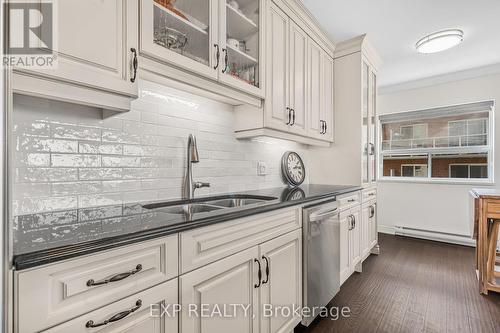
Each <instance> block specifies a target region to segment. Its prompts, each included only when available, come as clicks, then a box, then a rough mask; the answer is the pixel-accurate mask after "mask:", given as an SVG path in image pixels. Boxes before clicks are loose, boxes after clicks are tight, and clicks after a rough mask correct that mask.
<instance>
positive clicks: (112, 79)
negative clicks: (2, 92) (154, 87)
mask: <svg viewBox="0 0 500 333" xmlns="http://www.w3.org/2000/svg"><path fill="white" fill-rule="evenodd" d="M55 9H56V10H57V12H56V13H55V15H54V17H55V18H56V25H55V27H56V28H55V35H54V36H53V37H54V38H55V39H56V40H57V43H54V45H55V47H54V48H55V50H51V51H53V52H54V54H55V55H56V56H57V64H56V67H55V68H47V69H43V68H40V69H29V70H25V69H22V68H14V76H13V82H12V85H13V90H14V92H16V93H22V94H28V95H35V96H40V97H49V98H51V97H53V98H54V97H55V98H57V99H60V100H65V101H69V102H78V103H82V104H89V105H96V106H101V107H104V108H109V109H116V110H120V111H123V110H126V109H128V108H129V105H128V104H129V102H130V99H132V98H136V97H137V94H138V90H137V79H136V75H137V73H136V69H135V68H137V67H136V66H135V64H137V63H136V61H137V57H136V55H137V50H138V45H137V41H138V36H137V31H138V16H137V1H133V0H127V1H123V0H108V1H101V0H86V1H78V0H64V1H58V2H57V6H56V7H55ZM62 83H63V84H64V86H61V85H60V84H62Z"/></svg>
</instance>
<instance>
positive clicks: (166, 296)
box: [44, 279, 178, 333]
mask: <svg viewBox="0 0 500 333" xmlns="http://www.w3.org/2000/svg"><path fill="white" fill-rule="evenodd" d="M177 284H178V283H177V279H173V280H171V281H168V282H165V283H162V284H160V285H158V286H156V287H153V288H150V289H147V290H145V291H143V292H140V293H138V294H135V295H133V296H130V297H127V298H125V299H122V300H120V301H118V302H115V303H113V304H110V305H108V306H105V307H103V308H100V309H98V310H95V311H92V312H90V313H87V314H85V315H82V316H79V317H77V318H75V319H73V320H70V321H68V322H66V323H64V324H61V325H59V326H56V327H53V328H51V329H49V330H46V331H44V332H46V333H66V332H72V333H80V332H81V333H88V332H96V331H99V332H102V331H105V332H127V333H146V332H147V333H167V332H168V333H175V332H177V331H178V327H177V318H176V317H174V316H169V315H163V316H160V314H161V313H162V305H165V306H168V305H169V304H177V303H178V302H177ZM132 309H136V310H135V311H133V312H131V313H130V314H129V315H128V316H126V317H124V318H122V319H120V320H117V321H114V322H110V323H108V324H106V325H103V326H99V328H96V329H93V328H91V327H89V328H87V325H88V324H93V325H96V324H99V323H102V322H104V321H105V320H107V319H109V318H111V317H113V316H115V315H117V314H119V313H122V312H124V311H131V310H132ZM169 309H170V314H172V313H173V311H172V307H170V308H169Z"/></svg>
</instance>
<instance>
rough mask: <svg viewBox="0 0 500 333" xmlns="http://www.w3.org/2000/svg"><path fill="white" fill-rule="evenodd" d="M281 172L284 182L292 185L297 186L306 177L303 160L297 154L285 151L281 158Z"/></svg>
mask: <svg viewBox="0 0 500 333" xmlns="http://www.w3.org/2000/svg"><path fill="white" fill-rule="evenodd" d="M281 174H282V176H283V179H284V180H285V182H286V183H288V184H290V185H292V186H299V185H300V184H302V182H304V179H305V178H306V169H305V167H304V162H302V159H301V158H300V156H299V154H297V153H296V152H293V151H287V152H286V153H285V154H283V157H282V158H281Z"/></svg>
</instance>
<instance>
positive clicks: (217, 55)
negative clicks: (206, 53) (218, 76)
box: [214, 44, 220, 69]
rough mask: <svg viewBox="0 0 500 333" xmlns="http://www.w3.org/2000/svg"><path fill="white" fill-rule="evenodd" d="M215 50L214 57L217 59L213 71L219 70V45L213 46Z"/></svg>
mask: <svg viewBox="0 0 500 333" xmlns="http://www.w3.org/2000/svg"><path fill="white" fill-rule="evenodd" d="M214 47H215V49H216V50H217V51H216V53H215V57H216V59H217V62H216V64H215V66H214V69H217V68H219V59H220V49H219V44H214Z"/></svg>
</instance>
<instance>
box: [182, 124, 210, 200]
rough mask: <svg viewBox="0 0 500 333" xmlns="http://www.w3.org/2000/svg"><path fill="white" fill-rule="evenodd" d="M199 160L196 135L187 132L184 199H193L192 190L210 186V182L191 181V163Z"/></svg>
mask: <svg viewBox="0 0 500 333" xmlns="http://www.w3.org/2000/svg"><path fill="white" fill-rule="evenodd" d="M198 162H200V156H199V154H198V147H197V145H196V137H195V136H194V135H193V134H189V139H188V146H187V171H186V178H185V179H184V189H183V192H184V193H183V197H184V199H193V198H194V190H196V189H197V188H202V187H210V183H202V182H193V165H192V164H193V163H198Z"/></svg>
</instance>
